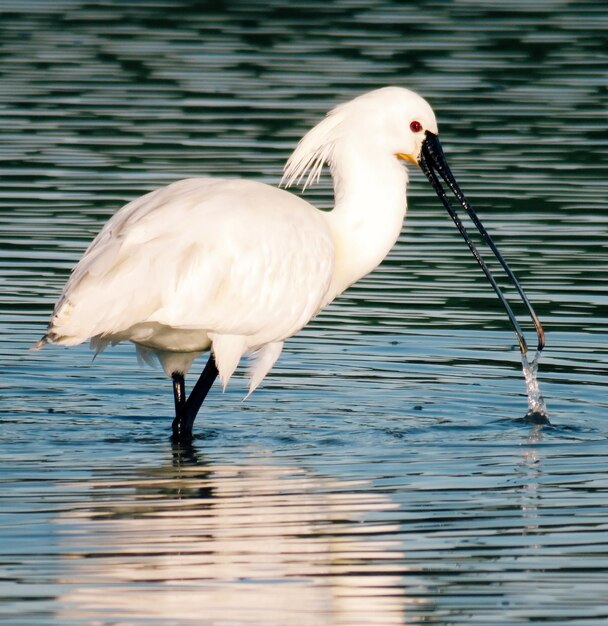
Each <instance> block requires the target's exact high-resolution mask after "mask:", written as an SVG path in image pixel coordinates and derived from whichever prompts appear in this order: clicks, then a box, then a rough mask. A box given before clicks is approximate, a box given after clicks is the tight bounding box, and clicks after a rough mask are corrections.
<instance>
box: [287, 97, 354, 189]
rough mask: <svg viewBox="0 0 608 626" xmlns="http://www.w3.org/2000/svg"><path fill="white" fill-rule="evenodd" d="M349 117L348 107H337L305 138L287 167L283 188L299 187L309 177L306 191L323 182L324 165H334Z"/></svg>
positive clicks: (305, 183)
mask: <svg viewBox="0 0 608 626" xmlns="http://www.w3.org/2000/svg"><path fill="white" fill-rule="evenodd" d="M347 104H349V103H347ZM346 114H347V112H346V110H345V105H344V104H342V105H339V106H337V107H336V108H335V109H333V110H332V111H330V112H329V113H328V114H327V115H326V116H325V118H324V119H323V120H321V121H320V122H319V123H318V124H317V125H316V126H315V127H313V128H312V129H311V130H309V131H308V132H307V133H306V135H304V137H302V139H301V140H300V141H299V143H298V145H297V146H296V149H295V150H294V151H293V153H292V155H291V156H290V157H289V159H288V160H287V163H286V164H285V168H284V170H283V178H282V179H281V186H284V187H291V186H292V185H299V184H300V183H301V182H302V179H303V178H304V177H306V180H305V181H304V185H303V189H306V188H307V187H309V186H310V185H313V184H314V183H316V182H317V181H318V180H319V178H320V176H321V171H322V170H323V165H325V164H326V163H329V164H331V161H332V157H333V153H334V149H335V146H336V142H337V141H338V140H339V139H340V137H341V129H340V126H341V124H342V122H343V121H344V119H345V118H346Z"/></svg>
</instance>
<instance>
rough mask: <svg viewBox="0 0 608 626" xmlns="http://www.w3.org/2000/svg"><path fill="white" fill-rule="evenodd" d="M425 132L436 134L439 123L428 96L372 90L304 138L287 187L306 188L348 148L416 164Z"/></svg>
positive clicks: (286, 178) (340, 108)
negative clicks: (298, 185) (426, 98)
mask: <svg viewBox="0 0 608 626" xmlns="http://www.w3.org/2000/svg"><path fill="white" fill-rule="evenodd" d="M427 133H432V134H433V135H437V122H436V120H435V114H434V113H433V109H432V108H431V106H430V105H429V103H428V102H427V101H426V100H425V99H424V98H422V97H421V96H419V95H418V94H417V93H415V92H413V91H410V90H409V89H404V88H402V87H383V88H382V89H376V90H374V91H370V92H369V93H365V94H363V95H361V96H359V97H357V98H355V99H354V100H350V101H349V102H345V103H344V104H340V105H338V106H337V107H335V108H334V109H332V110H331V111H330V112H329V113H328V114H327V116H326V117H325V118H324V119H323V120H322V121H321V122H319V123H318V124H317V125H316V126H315V127H314V128H312V129H311V130H310V131H309V132H308V133H307V134H306V135H305V136H304V137H303V138H302V140H301V141H300V142H299V143H298V146H297V147H296V149H295V150H294V152H293V154H292V155H291V157H290V158H289V160H288V161H287V164H286V166H285V172H284V175H283V183H284V184H285V186H290V185H293V184H298V183H300V182H302V181H303V186H304V188H306V187H308V186H309V185H311V184H313V183H315V182H317V180H318V179H319V177H320V175H321V170H322V169H323V165H324V164H326V163H328V164H329V165H330V166H331V165H333V163H334V162H335V161H336V160H337V159H339V158H340V156H339V155H340V153H341V152H342V151H344V150H347V151H348V150H358V151H362V152H365V154H366V155H369V156H370V158H377V157H379V158H386V157H394V158H397V159H401V160H403V161H406V162H409V163H413V164H415V165H416V164H418V161H419V158H420V154H421V150H422V146H423V144H424V142H425V138H426V136H427V135H426V134H427Z"/></svg>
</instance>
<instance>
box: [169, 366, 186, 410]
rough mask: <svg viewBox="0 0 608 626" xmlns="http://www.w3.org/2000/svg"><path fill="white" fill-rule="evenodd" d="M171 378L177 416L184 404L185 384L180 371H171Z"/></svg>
mask: <svg viewBox="0 0 608 626" xmlns="http://www.w3.org/2000/svg"><path fill="white" fill-rule="evenodd" d="M171 379H172V380H173V399H174V400H175V416H176V417H177V416H178V415H179V412H180V411H181V410H182V409H183V408H184V405H185V404H186V384H185V381H184V375H183V374H182V373H181V372H173V374H171Z"/></svg>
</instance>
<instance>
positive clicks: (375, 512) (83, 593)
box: [57, 448, 408, 626]
mask: <svg viewBox="0 0 608 626" xmlns="http://www.w3.org/2000/svg"><path fill="white" fill-rule="evenodd" d="M91 487H92V493H93V496H92V500H91V506H90V507H89V508H86V509H84V510H83V509H81V510H79V511H77V512H74V513H70V514H67V515H63V516H61V518H59V519H58V520H57V523H58V524H59V525H60V526H61V527H62V531H64V532H63V533H62V536H63V537H64V538H65V542H66V543H67V544H68V546H67V547H68V551H67V553H68V554H69V555H70V557H71V558H72V562H71V564H70V567H69V568H67V571H68V575H67V577H66V579H65V580H64V581H63V582H64V583H65V584H66V589H67V591H66V593H65V594H64V595H63V596H62V597H61V598H60V607H61V608H60V611H61V613H62V618H63V619H65V620H70V619H74V618H78V617H80V618H92V617H93V616H100V615H112V616H113V618H115V619H119V620H120V623H121V624H123V623H124V624H130V623H133V622H132V621H131V620H136V619H146V620H154V623H157V622H156V620H158V623H162V624H171V623H178V622H181V621H183V620H196V623H197V624H220V623H221V624H224V623H226V624H228V623H229V624H264V625H265V626H272V625H275V624H276V625H279V624H280V625H281V626H283V625H284V624H300V625H306V626H308V625H317V624H319V625H321V624H323V625H325V624H332V625H333V624H336V625H337V624H365V625H367V626H372V625H388V624H401V623H403V619H404V612H405V611H406V605H407V604H408V599H407V598H406V596H405V595H404V592H403V589H402V586H401V585H400V576H401V573H402V571H403V554H402V552H401V551H400V549H399V544H397V542H395V541H394V540H388V539H384V538H382V536H383V535H384V536H386V535H387V534H391V533H395V530H396V528H395V525H394V524H390V523H386V522H383V521H382V511H383V510H387V509H392V508H394V507H393V505H392V504H391V502H390V501H389V500H388V499H387V498H386V497H385V496H383V495H381V494H375V493H371V492H370V491H367V492H366V490H365V486H364V485H361V484H359V483H352V484H351V483H341V482H339V481H336V480H334V479H323V478H319V477H316V476H312V475H311V474H310V473H308V472H306V471H304V470H303V469H294V468H293V467H287V466H286V467H281V466H277V465H275V464H268V463H262V462H259V461H256V462H255V463H243V464H242V465H221V464H209V465H207V464H205V463H204V462H202V460H201V458H200V456H198V455H197V453H196V451H195V450H194V449H192V448H190V449H187V450H183V449H179V448H177V449H175V450H174V454H173V462H172V463H168V464H167V465H166V466H164V467H161V468H159V469H150V470H146V471H144V472H142V474H141V475H140V476H135V477H130V478H127V479H125V477H124V476H123V477H122V478H118V479H117V480H116V481H115V482H106V481H104V482H99V483H94V484H92V485H91ZM372 518H373V519H372ZM82 545H87V546H95V548H93V549H92V550H91V549H88V550H87V553H83V552H81V551H80V550H79V546H82ZM70 571H71V573H69V572H70ZM188 623H190V622H189V621H188Z"/></svg>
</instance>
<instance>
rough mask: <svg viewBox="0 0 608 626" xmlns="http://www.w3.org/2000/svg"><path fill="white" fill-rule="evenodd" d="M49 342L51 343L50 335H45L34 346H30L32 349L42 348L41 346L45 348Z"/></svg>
mask: <svg viewBox="0 0 608 626" xmlns="http://www.w3.org/2000/svg"><path fill="white" fill-rule="evenodd" d="M47 343H49V336H48V335H43V337H42V339H39V340H38V341H37V342H36V343H35V344H34V345H33V346H31V347H30V350H40V349H41V348H44V346H46V344H47Z"/></svg>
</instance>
